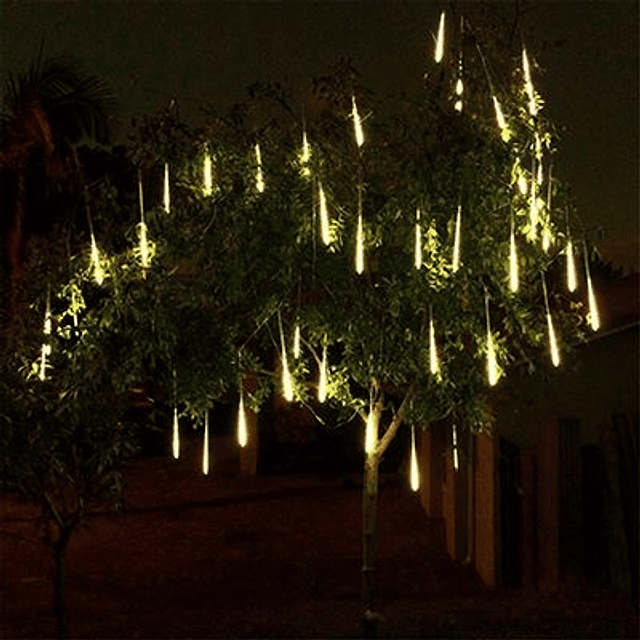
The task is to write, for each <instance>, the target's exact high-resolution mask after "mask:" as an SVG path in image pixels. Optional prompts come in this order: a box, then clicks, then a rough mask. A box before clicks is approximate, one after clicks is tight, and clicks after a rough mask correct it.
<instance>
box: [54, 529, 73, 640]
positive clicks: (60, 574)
mask: <svg viewBox="0 0 640 640" xmlns="http://www.w3.org/2000/svg"><path fill="white" fill-rule="evenodd" d="M73 530H74V526H73V525H65V526H63V527H60V530H59V531H60V533H59V536H58V539H57V540H56V542H55V544H54V545H53V568H54V576H53V614H54V616H55V618H56V637H57V638H69V637H71V631H70V628H69V616H68V613H67V548H68V546H69V540H70V539H71V534H72V533H73Z"/></svg>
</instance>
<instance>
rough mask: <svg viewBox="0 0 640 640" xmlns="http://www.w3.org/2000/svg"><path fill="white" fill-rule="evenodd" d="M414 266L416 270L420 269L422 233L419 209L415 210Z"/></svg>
mask: <svg viewBox="0 0 640 640" xmlns="http://www.w3.org/2000/svg"><path fill="white" fill-rule="evenodd" d="M414 264H415V265H416V269H420V268H421V267H422V231H421V229H420V209H416V241H415V251H414Z"/></svg>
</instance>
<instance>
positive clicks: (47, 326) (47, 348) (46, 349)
mask: <svg viewBox="0 0 640 640" xmlns="http://www.w3.org/2000/svg"><path fill="white" fill-rule="evenodd" d="M42 331H43V333H44V335H45V336H50V335H51V289H50V288H49V287H48V286H47V303H46V307H45V310H44V324H43V328H42ZM50 354H51V345H50V344H49V343H48V342H43V343H42V347H41V349H40V380H43V381H44V380H45V379H46V377H47V356H49V355H50Z"/></svg>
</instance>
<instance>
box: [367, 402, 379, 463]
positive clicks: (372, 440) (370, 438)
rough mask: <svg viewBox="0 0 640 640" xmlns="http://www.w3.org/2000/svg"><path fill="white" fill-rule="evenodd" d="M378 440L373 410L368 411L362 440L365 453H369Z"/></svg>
mask: <svg viewBox="0 0 640 640" xmlns="http://www.w3.org/2000/svg"><path fill="white" fill-rule="evenodd" d="M377 439H378V434H377V433H376V425H375V420H374V416H373V408H371V410H370V411H369V415H368V416H367V430H366V432H365V438H364V451H365V453H371V452H372V451H373V449H374V447H375V446H376V440H377Z"/></svg>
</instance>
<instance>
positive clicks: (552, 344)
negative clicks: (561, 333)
mask: <svg viewBox="0 0 640 640" xmlns="http://www.w3.org/2000/svg"><path fill="white" fill-rule="evenodd" d="M542 291H543V293H544V307H545V310H546V312H547V331H548V333H549V352H550V354H551V362H553V366H554V367H557V366H559V365H560V352H559V351H558V343H557V342H556V332H555V331H554V329H553V321H552V320H551V310H550V309H549V297H548V295H547V283H546V282H545V279H544V273H542Z"/></svg>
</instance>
